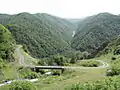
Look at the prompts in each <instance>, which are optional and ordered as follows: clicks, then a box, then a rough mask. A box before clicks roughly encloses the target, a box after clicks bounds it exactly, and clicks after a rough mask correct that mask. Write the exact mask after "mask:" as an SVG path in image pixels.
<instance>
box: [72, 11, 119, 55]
mask: <svg viewBox="0 0 120 90" xmlns="http://www.w3.org/2000/svg"><path fill="white" fill-rule="evenodd" d="M119 34H120V17H119V16H116V15H112V14H109V13H100V14H98V15H94V16H91V17H87V18H85V19H84V20H83V21H82V22H80V24H79V27H78V29H77V33H76V35H75V36H74V38H73V40H72V47H73V48H75V49H76V50H80V51H88V52H89V53H90V54H91V57H94V56H95V55H96V54H97V53H98V52H99V51H101V50H102V49H104V47H105V46H107V44H108V43H109V42H110V41H111V39H113V38H114V37H116V36H118V35H119Z"/></svg>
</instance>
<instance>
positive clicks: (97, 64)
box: [79, 60, 100, 67]
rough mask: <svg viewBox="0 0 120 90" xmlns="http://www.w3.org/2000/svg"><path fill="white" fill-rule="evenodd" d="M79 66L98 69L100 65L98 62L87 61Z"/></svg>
mask: <svg viewBox="0 0 120 90" xmlns="http://www.w3.org/2000/svg"><path fill="white" fill-rule="evenodd" d="M79 65H80V66H84V67H98V66H99V65H100V62H98V61H92V60H88V61H81V62H80V63H79Z"/></svg>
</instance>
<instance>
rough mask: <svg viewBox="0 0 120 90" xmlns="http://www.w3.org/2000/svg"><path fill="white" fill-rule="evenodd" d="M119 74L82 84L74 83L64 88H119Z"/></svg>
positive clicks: (94, 89) (72, 89)
mask: <svg viewBox="0 0 120 90" xmlns="http://www.w3.org/2000/svg"><path fill="white" fill-rule="evenodd" d="M119 89H120V76H115V77H107V78H105V79H103V80H98V81H92V82H88V83H84V84H80V83H78V84H74V85H72V86H70V87H68V88H67V89H66V90H119Z"/></svg>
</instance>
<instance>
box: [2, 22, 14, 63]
mask: <svg viewBox="0 0 120 90" xmlns="http://www.w3.org/2000/svg"><path fill="white" fill-rule="evenodd" d="M14 44H15V41H14V39H13V37H12V35H11V33H10V32H9V31H8V29H7V28H5V27H4V26H3V25H1V24H0V58H2V59H4V60H9V61H10V60H12V59H13V56H12V55H13V52H14Z"/></svg>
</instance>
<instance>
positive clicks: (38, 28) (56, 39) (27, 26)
mask: <svg viewBox="0 0 120 90" xmlns="http://www.w3.org/2000/svg"><path fill="white" fill-rule="evenodd" d="M0 23H2V24H3V25H5V26H6V27H7V28H8V29H9V30H10V32H11V33H12V34H13V35H14V37H15V40H16V41H17V43H18V44H22V45H24V46H26V48H28V50H29V51H30V54H31V55H32V56H33V57H38V58H40V57H47V56H49V55H53V54H56V53H62V52H65V51H66V50H68V49H69V48H70V45H69V43H70V42H69V41H70V40H71V39H72V31H74V29H75V28H74V25H73V24H72V23H70V22H68V21H67V20H64V19H61V18H59V17H55V16H51V15H48V14H44V13H43V14H39V13H38V14H29V13H20V14H16V15H2V14H1V15H0Z"/></svg>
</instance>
